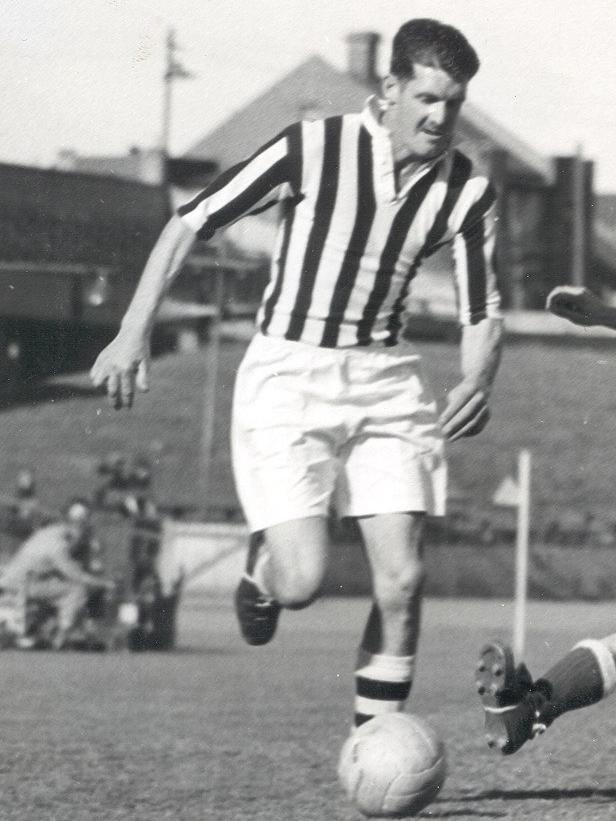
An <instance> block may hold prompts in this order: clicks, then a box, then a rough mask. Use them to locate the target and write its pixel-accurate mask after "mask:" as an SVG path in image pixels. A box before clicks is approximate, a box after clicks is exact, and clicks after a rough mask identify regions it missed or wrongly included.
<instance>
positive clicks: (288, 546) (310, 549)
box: [235, 516, 328, 645]
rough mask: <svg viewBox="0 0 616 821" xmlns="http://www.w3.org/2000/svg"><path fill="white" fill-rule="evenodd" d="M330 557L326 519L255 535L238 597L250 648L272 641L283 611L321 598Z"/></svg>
mask: <svg viewBox="0 0 616 821" xmlns="http://www.w3.org/2000/svg"><path fill="white" fill-rule="evenodd" d="M327 553H328V531H327V525H326V519H325V518H324V517H323V516H310V517H306V518H303V519H297V520H294V521H290V522H282V523H280V524H278V525H273V526H272V527H268V528H266V529H265V531H263V533H260V532H259V533H257V534H253V536H252V537H251V545H250V549H249V554H248V561H247V565H246V571H245V573H244V576H243V577H242V579H241V581H240V584H239V585H238V588H237V590H236V593H235V607H236V612H237V616H238V620H239V623H240V629H241V632H242V635H243V636H244V638H245V640H246V641H247V642H248V643H249V644H253V645H259V644H266V643H267V642H268V641H270V639H271V638H272V637H273V635H274V633H275V631H276V627H277V624H278V617H279V615H280V610H281V608H282V607H287V608H290V609H300V608H302V607H306V606H307V605H308V604H310V602H312V601H313V600H314V598H315V597H316V596H317V595H318V592H319V589H320V587H321V583H322V581H323V576H324V574H325V568H326V564H327Z"/></svg>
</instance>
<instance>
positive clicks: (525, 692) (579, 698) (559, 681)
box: [477, 635, 616, 755]
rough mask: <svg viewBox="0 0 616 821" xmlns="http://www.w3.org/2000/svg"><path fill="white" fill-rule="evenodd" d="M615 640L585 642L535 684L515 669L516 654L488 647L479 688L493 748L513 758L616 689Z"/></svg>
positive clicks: (497, 646) (522, 670)
mask: <svg viewBox="0 0 616 821" xmlns="http://www.w3.org/2000/svg"><path fill="white" fill-rule="evenodd" d="M615 653H616V635H614V636H608V637H606V638H605V639H602V640H597V639H585V640H583V641H580V642H578V643H577V644H576V645H575V646H574V647H573V648H572V649H571V650H570V651H569V652H568V653H566V654H565V655H564V656H562V657H561V658H559V659H558V660H557V661H556V663H555V664H553V665H552V666H551V667H550V668H549V669H548V671H547V672H546V673H545V674H544V675H542V676H541V677H540V678H538V679H536V680H535V681H534V682H533V681H532V680H531V679H530V676H529V675H528V671H526V670H525V668H517V669H516V668H514V666H513V656H512V654H511V651H510V650H509V649H508V648H506V647H505V646H504V645H501V644H500V643H498V642H492V643H490V644H489V645H486V647H484V649H483V650H482V653H481V657H480V660H479V664H478V681H477V683H478V689H479V692H480V696H481V698H482V702H483V705H484V710H485V711H486V736H487V738H488V743H489V744H490V746H495V747H497V748H499V749H500V750H501V752H503V754H505V755H508V754H511V753H514V752H516V751H517V750H519V749H520V747H522V745H523V744H524V743H525V742H526V741H528V740H529V739H531V738H533V737H534V736H535V735H537V734H538V733H542V732H544V731H545V729H546V728H547V727H549V726H550V724H552V722H553V721H554V720H555V719H556V718H558V717H559V716H561V715H563V714H564V713H568V712H570V711H572V710H577V709H580V708H582V707H589V706H590V705H592V704H596V703H597V702H598V701H601V700H602V699H604V698H606V697H607V696H608V695H610V693H612V692H613V691H614V689H616V661H615Z"/></svg>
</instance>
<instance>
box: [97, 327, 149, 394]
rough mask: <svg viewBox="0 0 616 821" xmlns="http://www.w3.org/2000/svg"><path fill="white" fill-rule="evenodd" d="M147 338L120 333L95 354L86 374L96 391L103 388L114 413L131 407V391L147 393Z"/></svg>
mask: <svg viewBox="0 0 616 821" xmlns="http://www.w3.org/2000/svg"><path fill="white" fill-rule="evenodd" d="M149 365H150V345H149V338H147V337H143V336H141V335H137V336H133V335H132V334H129V333H128V332H126V331H123V330H121V331H120V332H119V333H118V335H117V336H116V337H115V339H113V340H112V341H111V342H110V343H109V345H107V347H106V348H104V349H103V350H102V351H101V353H100V354H99V356H98V358H97V360H96V362H95V363H94V365H93V366H92V370H91V371H90V378H91V380H92V382H93V384H94V385H95V386H96V387H104V388H105V390H106V392H107V395H108V397H109V400H110V402H111V404H112V405H113V407H114V408H116V410H118V409H119V408H130V407H132V404H133V400H134V397H135V387H136V388H138V389H139V390H140V391H147V390H148V389H149Z"/></svg>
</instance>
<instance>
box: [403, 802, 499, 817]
mask: <svg viewBox="0 0 616 821" xmlns="http://www.w3.org/2000/svg"><path fill="white" fill-rule="evenodd" d="M506 816H507V813H506V812H485V811H484V812H482V811H480V810H477V809H474V808H472V809H471V808H470V807H469V808H468V810H440V809H439V808H438V806H436V807H435V805H434V804H431V805H430V807H429V808H428V809H425V810H424V811H423V812H421V813H420V814H419V816H412V817H413V818H416V817H418V818H505V817H506ZM409 818H411V816H409Z"/></svg>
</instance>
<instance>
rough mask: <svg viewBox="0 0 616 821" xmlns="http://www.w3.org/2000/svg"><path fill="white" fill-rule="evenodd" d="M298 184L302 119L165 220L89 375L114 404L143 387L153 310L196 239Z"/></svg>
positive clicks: (126, 403)
mask: <svg viewBox="0 0 616 821" xmlns="http://www.w3.org/2000/svg"><path fill="white" fill-rule="evenodd" d="M300 187H301V124H300V123H297V124H295V125H293V126H290V127H289V128H288V129H286V130H285V131H283V132H282V133H281V134H279V135H278V136H277V137H275V138H274V139H273V140H271V141H270V142H269V143H267V144H266V145H264V146H263V147H262V148H260V149H259V150H258V151H257V152H255V153H254V154H253V155H252V156H251V157H250V158H249V159H247V160H246V161H244V162H242V163H239V164H238V165H236V166H234V167H233V168H230V169H228V170H227V171H225V172H224V173H222V174H221V175H220V176H219V177H218V178H217V179H216V180H214V182H213V183H211V185H209V186H208V187H207V188H206V189H205V190H204V191H202V192H201V193H200V194H198V195H197V196H196V197H195V198H194V199H193V200H192V201H191V202H189V203H187V204H186V205H183V206H182V207H181V208H180V209H178V214H177V215H176V216H174V217H172V218H171V220H169V222H168V223H167V226H166V227H165V228H164V230H163V232H162V234H161V236H160V237H159V239H158V241H157V243H156V245H155V246H154V248H153V250H152V252H151V254H150V256H149V258H148V261H147V263H146V267H145V269H144V272H143V274H142V276H141V279H140V281H139V285H138V286H137V290H136V292H135V295H134V297H133V299H132V301H131V303H130V305H129V307H128V310H127V312H126V314H125V316H124V319H123V320H122V324H121V327H120V331H119V333H118V335H117V336H116V338H115V339H114V340H113V341H112V342H111V343H110V344H109V345H108V346H107V347H106V348H105V349H104V350H103V351H102V352H101V354H100V355H99V357H98V359H97V360H96V362H95V363H94V366H93V367H92V370H91V372H90V376H91V378H92V381H93V383H94V384H95V385H96V386H97V387H98V386H105V388H106V390H107V393H108V395H109V398H110V399H111V402H112V404H113V406H114V407H115V408H121V407H130V406H131V405H132V402H133V396H134V389H135V386H136V387H138V388H139V389H141V390H147V389H148V362H149V347H150V345H149V341H150V334H151V332H152V327H153V325H154V320H155V317H156V312H157V310H158V308H159V306H160V304H161V302H162V299H163V297H164V295H165V293H166V292H167V290H168V289H169V287H170V285H171V283H172V282H173V280H174V279H175V277H176V276H177V274H178V273H179V271H180V270H181V268H182V266H183V264H184V262H185V260H186V258H187V256H188V254H189V253H190V250H191V248H192V246H193V244H194V242H195V240H196V239H203V240H207V239H210V237H212V236H213V235H214V233H215V232H216V231H217V230H219V229H220V228H224V227H226V226H228V225H231V223H233V222H236V221H237V220H238V219H240V218H241V217H243V216H245V215H247V214H253V213H258V212H260V211H263V210H265V209H266V208H269V207H270V206H272V205H274V204H275V203H276V202H279V201H281V200H282V199H289V198H293V197H297V196H298V195H299V190H300Z"/></svg>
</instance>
